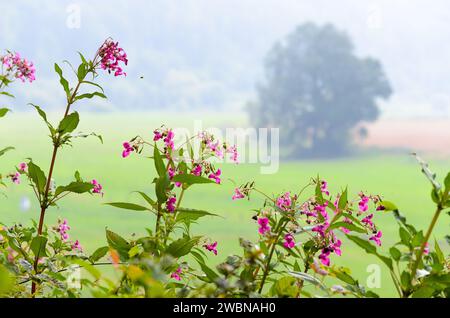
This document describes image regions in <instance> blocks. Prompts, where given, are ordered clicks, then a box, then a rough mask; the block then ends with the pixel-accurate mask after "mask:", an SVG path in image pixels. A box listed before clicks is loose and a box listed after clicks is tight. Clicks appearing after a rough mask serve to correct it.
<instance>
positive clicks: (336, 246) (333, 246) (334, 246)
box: [330, 240, 342, 256]
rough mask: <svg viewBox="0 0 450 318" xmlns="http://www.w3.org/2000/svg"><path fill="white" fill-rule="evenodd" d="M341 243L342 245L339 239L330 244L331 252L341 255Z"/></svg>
mask: <svg viewBox="0 0 450 318" xmlns="http://www.w3.org/2000/svg"><path fill="white" fill-rule="evenodd" d="M341 245H342V241H341V240H337V241H336V242H334V243H333V244H331V246H330V247H331V249H332V250H333V252H334V253H335V254H336V255H338V256H341V255H342V251H341Z"/></svg>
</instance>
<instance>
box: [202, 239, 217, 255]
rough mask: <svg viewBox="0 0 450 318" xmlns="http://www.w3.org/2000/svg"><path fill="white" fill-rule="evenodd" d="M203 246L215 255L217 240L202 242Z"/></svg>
mask: <svg viewBox="0 0 450 318" xmlns="http://www.w3.org/2000/svg"><path fill="white" fill-rule="evenodd" d="M203 247H204V248H205V249H207V250H208V251H210V252H213V253H214V255H217V242H213V243H210V244H204V245H203Z"/></svg>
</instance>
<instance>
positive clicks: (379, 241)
mask: <svg viewBox="0 0 450 318" xmlns="http://www.w3.org/2000/svg"><path fill="white" fill-rule="evenodd" d="M381 236H382V233H381V231H378V232H377V233H376V234H375V235H372V236H371V237H370V238H369V240H370V241H374V242H375V244H377V245H378V246H381V240H380V238H381Z"/></svg>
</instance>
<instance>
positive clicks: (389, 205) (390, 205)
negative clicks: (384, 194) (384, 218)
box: [380, 201, 398, 212]
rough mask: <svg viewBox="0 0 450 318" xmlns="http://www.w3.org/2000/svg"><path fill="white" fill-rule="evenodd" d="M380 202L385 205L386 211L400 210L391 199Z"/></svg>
mask: <svg viewBox="0 0 450 318" xmlns="http://www.w3.org/2000/svg"><path fill="white" fill-rule="evenodd" d="M380 204H381V205H382V206H384V211H386V212H388V211H398V208H397V206H396V205H395V204H394V203H392V202H390V201H381V202H380Z"/></svg>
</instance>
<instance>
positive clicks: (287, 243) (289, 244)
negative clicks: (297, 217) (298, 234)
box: [283, 233, 295, 249]
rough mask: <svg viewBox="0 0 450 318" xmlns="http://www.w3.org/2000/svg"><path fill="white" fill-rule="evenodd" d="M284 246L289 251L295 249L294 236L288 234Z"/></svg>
mask: <svg viewBox="0 0 450 318" xmlns="http://www.w3.org/2000/svg"><path fill="white" fill-rule="evenodd" d="M283 246H284V247H286V248H288V249H291V248H294V247H295V240H294V237H293V236H292V234H290V233H288V234H286V235H285V236H284V242H283Z"/></svg>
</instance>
